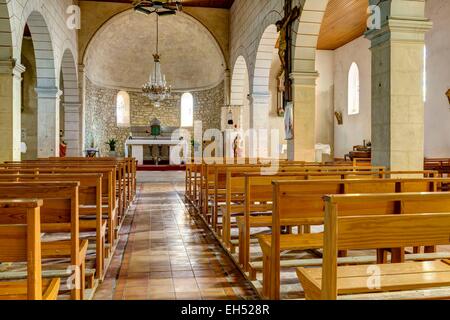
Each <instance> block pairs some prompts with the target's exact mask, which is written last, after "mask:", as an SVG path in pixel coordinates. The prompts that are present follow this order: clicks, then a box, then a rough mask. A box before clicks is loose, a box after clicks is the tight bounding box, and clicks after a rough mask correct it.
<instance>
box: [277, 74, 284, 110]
mask: <svg viewBox="0 0 450 320" xmlns="http://www.w3.org/2000/svg"><path fill="white" fill-rule="evenodd" d="M284 74H285V71H284V69H281V71H280V72H279V73H278V77H277V83H278V85H277V94H278V95H277V115H278V116H279V117H283V116H284V103H283V102H284V100H283V98H284V93H285V91H286V85H285V81H286V79H285V77H284Z"/></svg>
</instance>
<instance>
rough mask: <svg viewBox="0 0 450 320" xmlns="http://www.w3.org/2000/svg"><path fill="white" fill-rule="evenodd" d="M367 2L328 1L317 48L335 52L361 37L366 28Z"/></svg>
mask: <svg viewBox="0 0 450 320" xmlns="http://www.w3.org/2000/svg"><path fill="white" fill-rule="evenodd" d="M367 8H368V1H367V0H330V1H329V2H328V6H327V10H326V12H325V16H324V18H323V22H322V28H321V30H320V35H319V42H318V45H317V48H318V49H320V50H335V49H337V48H339V47H341V46H343V45H345V44H346V43H349V42H350V41H352V40H354V39H356V38H358V37H360V36H362V35H363V34H364V32H365V31H366V28H367V17H368V15H367Z"/></svg>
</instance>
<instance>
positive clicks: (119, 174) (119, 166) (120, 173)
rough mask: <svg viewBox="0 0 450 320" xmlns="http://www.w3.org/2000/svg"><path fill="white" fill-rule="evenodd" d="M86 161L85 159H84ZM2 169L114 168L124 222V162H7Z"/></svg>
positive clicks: (121, 218)
mask: <svg viewBox="0 0 450 320" xmlns="http://www.w3.org/2000/svg"><path fill="white" fill-rule="evenodd" d="M82 159H84V158H82ZM0 168H4V169H16V168H33V169H41V168H67V169H69V168H78V169H80V168H85V169H87V168H97V169H105V168H108V169H110V168H113V169H114V170H115V172H116V173H115V175H116V178H115V181H116V183H117V185H116V186H115V188H116V192H117V195H116V196H117V198H118V218H119V221H122V220H123V218H124V216H125V214H126V210H127V208H128V207H127V195H126V194H127V188H126V187H125V186H124V184H125V179H124V177H125V164H124V162H123V161H117V160H106V161H101V162H99V161H67V160H66V161H58V160H52V161H50V160H30V161H24V162H7V163H5V164H3V165H0Z"/></svg>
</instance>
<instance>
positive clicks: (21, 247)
mask: <svg viewBox="0 0 450 320" xmlns="http://www.w3.org/2000/svg"><path fill="white" fill-rule="evenodd" d="M42 205H43V201H42V200H20V199H16V200H0V261H2V262H24V261H26V262H27V280H25V281H1V282H0V300H25V299H27V300H56V299H57V297H58V291H59V286H60V279H58V278H55V279H50V280H43V279H42V261H41V218H40V208H41V207H42Z"/></svg>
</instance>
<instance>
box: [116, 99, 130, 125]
mask: <svg viewBox="0 0 450 320" xmlns="http://www.w3.org/2000/svg"><path fill="white" fill-rule="evenodd" d="M116 115H117V126H118V127H129V126H130V95H129V94H128V93H127V92H126V91H120V92H119V93H118V94H117V100H116Z"/></svg>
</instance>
